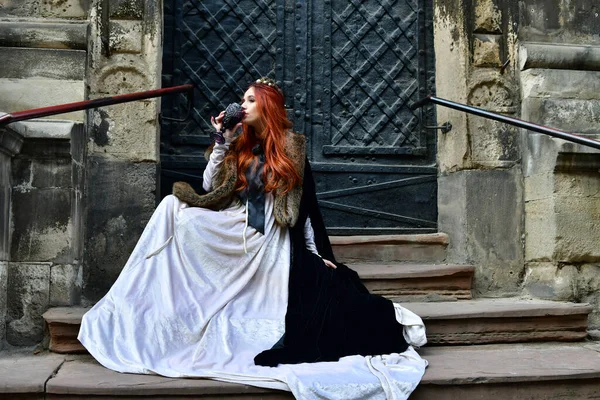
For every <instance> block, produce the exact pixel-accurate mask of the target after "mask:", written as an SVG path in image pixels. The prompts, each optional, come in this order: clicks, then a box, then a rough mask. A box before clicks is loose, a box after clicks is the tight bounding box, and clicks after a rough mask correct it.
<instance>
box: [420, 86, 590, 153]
mask: <svg viewBox="0 0 600 400" xmlns="http://www.w3.org/2000/svg"><path fill="white" fill-rule="evenodd" d="M429 103H433V104H438V105H440V106H444V107H448V108H452V109H454V110H458V111H462V112H466V113H468V114H473V115H477V116H480V117H484V118H488V119H492V120H494V121H499V122H503V123H505V124H509V125H514V126H517V127H519V128H524V129H527V130H530V131H533V132H538V133H543V134H546V135H549V136H552V137H556V138H559V139H563V140H567V141H569V142H573V143H579V144H582V145H584V146H589V147H593V148H595V149H599V150H600V141H598V140H594V139H590V138H587V137H583V136H579V135H575V134H573V133H569V132H565V131H561V130H559V129H554V128H549V127H547V126H543V125H538V124H534V123H532V122H528V121H523V120H522V119H518V118H512V117H508V116H506V115H502V114H497V113H494V112H491V111H487V110H483V109H481V108H477V107H473V106H468V105H466V104H461V103H456V102H453V101H450V100H446V99H441V98H439V97H433V96H427V97H425V98H423V99H421V100H419V101H416V102H415V103H413V104H412V105H411V106H410V108H411V109H413V110H416V109H417V108H421V107H423V106H425V105H427V104H429Z"/></svg>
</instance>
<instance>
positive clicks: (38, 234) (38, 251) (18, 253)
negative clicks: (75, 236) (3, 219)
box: [11, 188, 71, 263]
mask: <svg viewBox="0 0 600 400" xmlns="http://www.w3.org/2000/svg"><path fill="white" fill-rule="evenodd" d="M12 216H13V221H14V222H13V227H12V229H13V234H12V244H11V256H12V257H11V260H12V261H55V262H67V263H68V262H71V248H70V240H71V221H70V217H71V190H70V189H61V188H52V189H37V188H31V189H25V190H22V191H20V189H19V188H15V190H13V199H12Z"/></svg>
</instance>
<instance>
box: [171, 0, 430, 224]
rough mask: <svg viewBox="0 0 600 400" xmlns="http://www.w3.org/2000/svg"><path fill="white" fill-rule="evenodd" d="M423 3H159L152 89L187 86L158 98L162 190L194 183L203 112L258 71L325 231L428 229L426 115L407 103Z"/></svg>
mask: <svg viewBox="0 0 600 400" xmlns="http://www.w3.org/2000/svg"><path fill="white" fill-rule="evenodd" d="M431 3H432V1H431V0H427V1H424V0H390V1H385V0H373V1H358V0H351V1H348V0H343V1H342V0H321V1H316V0H313V1H296V2H290V1H283V0H278V1H268V0H262V1H261V0H225V1H222V0H221V1H196V0H194V1H183V0H167V1H165V47H164V48H165V50H164V57H163V85H164V86H171V85H178V84H183V83H189V82H191V83H193V84H194V85H195V86H196V91H195V97H194V102H193V107H192V108H191V110H190V117H189V118H188V119H187V120H186V121H184V122H178V121H173V120H171V119H169V118H179V117H181V116H184V115H185V114H186V112H187V104H186V100H185V99H184V98H183V97H180V98H170V99H165V100H164V101H163V109H162V114H163V117H164V118H163V124H162V137H161V162H162V171H161V183H162V194H163V195H164V194H167V193H168V192H169V189H170V186H171V184H172V182H173V181H175V180H181V179H184V180H188V181H190V182H192V183H193V184H194V183H195V184H199V182H200V180H201V175H202V173H201V172H202V169H203V168H204V165H205V161H204V158H203V153H204V150H205V149H206V147H207V146H208V145H209V144H210V139H209V134H210V132H211V130H212V127H211V126H210V123H209V116H210V115H216V114H217V113H218V112H219V111H220V110H222V109H223V108H224V107H225V106H226V105H227V104H228V103H229V102H232V101H237V100H238V99H239V97H240V96H241V94H242V93H243V90H244V88H245V86H246V85H247V84H248V83H249V82H251V81H252V80H253V79H256V77H258V76H264V75H269V76H271V77H274V78H275V79H276V80H277V81H278V82H280V84H281V86H282V88H283V89H284V91H285V93H286V107H287V108H288V111H289V116H290V118H291V119H292V121H293V122H294V129H295V130H296V131H297V132H303V133H304V134H305V135H306V136H307V137H308V138H309V159H310V161H311V163H312V165H313V170H314V171H315V176H316V181H317V190H318V192H319V194H318V195H319V200H320V204H321V206H322V208H323V213H324V216H325V220H326V224H327V226H328V229H329V232H330V233H331V234H381V233H409V232H434V231H436V230H437V229H436V220H437V199H436V198H437V185H436V176H437V168H436V166H435V132H434V131H428V130H427V129H426V128H425V126H427V125H434V124H435V121H434V119H433V112H432V110H431V109H426V110H425V111H424V113H423V114H422V115H421V114H418V112H414V111H411V110H410V108H409V107H408V106H409V104H410V103H411V102H413V101H415V100H417V99H418V98H420V97H422V96H424V95H426V94H428V93H430V92H432V90H433V76H434V70H433V66H434V59H433V52H432V49H433V43H432V37H433V34H432V24H431V16H432V14H433V13H432V5H431Z"/></svg>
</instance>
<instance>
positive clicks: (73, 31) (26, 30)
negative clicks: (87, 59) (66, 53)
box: [0, 21, 87, 50]
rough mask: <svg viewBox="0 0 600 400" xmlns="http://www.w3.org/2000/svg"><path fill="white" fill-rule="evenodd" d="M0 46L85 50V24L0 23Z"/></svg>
mask: <svg viewBox="0 0 600 400" xmlns="http://www.w3.org/2000/svg"><path fill="white" fill-rule="evenodd" d="M0 44H1V45H2V46H4V47H13V46H15V47H35V48H52V49H65V48H66V49H73V50H86V49H87V22H82V23H80V24H77V23H61V22H42V23H40V22H29V21H18V22H12V21H1V22H0Z"/></svg>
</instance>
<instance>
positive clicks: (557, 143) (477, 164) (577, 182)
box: [435, 0, 600, 329]
mask: <svg viewBox="0 0 600 400" xmlns="http://www.w3.org/2000/svg"><path fill="white" fill-rule="evenodd" d="M435 4H436V6H435V10H436V19H435V20H436V26H435V40H436V43H435V46H436V58H437V65H436V68H437V71H436V82H437V95H438V96H439V97H442V98H448V99H450V100H455V101H458V102H462V103H467V104H470V105H474V106H480V107H483V108H485V109H488V110H491V111H496V112H500V113H503V114H507V115H512V116H516V117H521V118H523V119H525V120H530V121H533V122H537V123H540V124H544V125H548V126H551V127H555V128H559V129H564V130H567V131H571V132H576V133H579V134H584V135H591V136H594V137H598V138H600V136H598V135H597V133H598V132H600V123H599V122H600V121H599V118H600V117H598V116H599V115H600V103H599V100H600V95H599V94H598V93H600V90H599V89H600V87H598V83H597V82H598V81H599V78H600V75H598V74H599V73H600V62H599V61H598V60H600V37H599V33H600V17H599V16H598V11H599V10H598V9H597V6H595V5H594V4H593V2H592V1H589V0H579V1H567V0H549V1H548V0H525V1H520V2H506V1H501V0H472V1H471V0H437V1H436V3H435ZM465 10H466V12H465ZM437 112H438V122H440V123H442V122H445V121H447V120H449V121H451V122H452V124H453V126H454V128H453V130H452V131H451V132H449V133H447V134H439V139H438V162H439V166H440V177H439V199H438V201H439V210H440V212H439V229H440V231H443V232H446V233H448V234H449V237H450V246H449V253H448V261H452V262H467V263H473V264H474V265H475V266H476V274H475V295H478V296H507V295H525V296H533V297H539V298H545V299H552V300H570V301H583V302H590V303H592V304H593V305H594V306H595V307H596V309H597V310H596V311H595V312H594V313H593V314H592V316H591V319H590V326H591V327H592V329H594V328H595V329H598V328H600V295H598V294H597V293H598V292H599V291H598V289H600V278H598V276H599V274H598V273H599V272H600V271H599V267H600V265H599V262H600V258H599V256H600V241H599V239H598V238H599V237H600V235H599V234H600V228H599V227H600V176H599V175H598V171H599V169H598V165H599V164H600V158H599V157H600V156H599V155H598V154H599V152H597V151H594V150H590V149H588V148H586V147H584V146H579V145H574V144H572V143H568V142H565V141H561V140H557V139H553V138H550V137H548V136H545V135H541V134H533V133H531V132H527V131H517V130H515V129H513V128H511V127H509V126H506V125H502V124H499V123H495V122H492V121H487V120H484V119H482V118H479V117H472V116H468V115H466V114H463V113H460V112H456V111H451V110H448V109H444V108H442V107H438V108H437Z"/></svg>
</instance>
